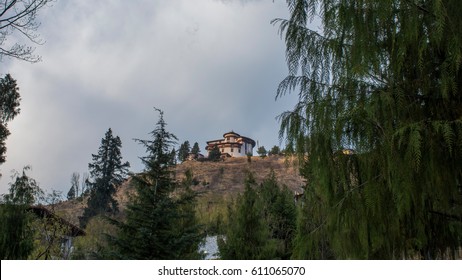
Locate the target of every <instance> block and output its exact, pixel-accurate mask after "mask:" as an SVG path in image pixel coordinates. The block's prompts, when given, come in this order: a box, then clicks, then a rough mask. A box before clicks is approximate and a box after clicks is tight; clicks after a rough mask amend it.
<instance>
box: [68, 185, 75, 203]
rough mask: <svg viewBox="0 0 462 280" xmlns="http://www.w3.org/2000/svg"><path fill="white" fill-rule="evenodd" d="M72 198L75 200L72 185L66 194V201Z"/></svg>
mask: <svg viewBox="0 0 462 280" xmlns="http://www.w3.org/2000/svg"><path fill="white" fill-rule="evenodd" d="M74 198H75V188H74V185H72V186H71V188H70V189H69V191H68V192H67V200H72V199H74Z"/></svg>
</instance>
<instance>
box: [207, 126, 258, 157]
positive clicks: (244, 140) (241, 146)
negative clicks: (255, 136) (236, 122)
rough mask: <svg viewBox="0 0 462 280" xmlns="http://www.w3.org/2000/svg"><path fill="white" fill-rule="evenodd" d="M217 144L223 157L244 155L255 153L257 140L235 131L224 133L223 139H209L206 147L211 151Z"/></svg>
mask: <svg viewBox="0 0 462 280" xmlns="http://www.w3.org/2000/svg"><path fill="white" fill-rule="evenodd" d="M215 146H217V147H218V148H219V149H220V152H221V156H222V157H242V156H246V155H247V154H253V148H254V147H255V141H254V140H252V139H250V138H248V137H245V136H241V135H239V134H237V133H236V132H234V131H231V132H227V133H225V134H223V139H218V140H211V141H207V147H205V149H206V150H207V151H208V152H209V153H210V151H211V150H212V149H213V148H214V147H215Z"/></svg>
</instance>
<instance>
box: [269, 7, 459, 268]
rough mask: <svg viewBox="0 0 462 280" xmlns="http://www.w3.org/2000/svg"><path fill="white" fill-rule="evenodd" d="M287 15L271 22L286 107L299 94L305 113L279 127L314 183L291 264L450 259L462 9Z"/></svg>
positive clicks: (286, 117) (302, 10) (303, 10)
mask: <svg viewBox="0 0 462 280" xmlns="http://www.w3.org/2000/svg"><path fill="white" fill-rule="evenodd" d="M287 3H288V7H289V10H290V18H289V19H276V20H274V23H275V24H278V25H279V27H280V32H281V35H282V36H284V38H285V42H286V46H287V51H286V53H287V63H288V68H289V75H288V76H287V78H285V79H284V80H283V81H282V82H281V83H280V86H279V88H278V93H277V96H278V97H281V96H283V95H285V94H287V93H288V92H291V91H297V92H298V95H299V102H298V103H297V104H296V106H295V108H294V110H293V111H290V112H286V113H283V114H282V115H281V136H284V135H286V136H287V139H288V142H289V143H290V145H295V147H296V150H297V153H298V154H299V155H300V156H301V158H302V159H303V160H305V161H306V164H305V165H304V167H303V168H302V173H303V175H304V176H305V177H306V178H307V181H308V185H307V188H306V192H305V194H306V196H305V203H304V208H303V215H302V216H301V218H300V219H299V226H298V234H297V242H296V244H297V246H296V247H297V249H296V250H297V252H296V254H295V255H294V256H295V257H297V258H359V259H370V258H372V259H377V258H386V259H395V258H415V257H421V258H450V257H453V253H454V252H455V251H456V250H457V249H458V248H459V247H460V245H461V239H462V228H461V221H462V207H461V205H462V196H461V195H462V193H461V189H462V95H461V92H460V91H461V88H462V71H461V68H460V66H461V62H462V33H461V32H462V17H461V16H460V15H461V13H462V5H461V4H460V1H459V0H445V1H441V0H422V1H404V0H382V1H364V0H360V1H341V0H288V1H287ZM313 20H314V22H312V21H313ZM318 20H320V21H321V23H322V24H321V27H320V28H319V29H314V28H312V27H311V26H317V25H319V24H318V23H319V22H318ZM347 149H349V150H347Z"/></svg>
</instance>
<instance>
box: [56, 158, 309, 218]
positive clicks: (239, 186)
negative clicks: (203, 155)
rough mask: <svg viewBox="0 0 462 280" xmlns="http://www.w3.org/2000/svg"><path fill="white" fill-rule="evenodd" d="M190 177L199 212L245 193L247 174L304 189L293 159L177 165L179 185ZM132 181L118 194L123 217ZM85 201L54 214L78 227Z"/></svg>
mask: <svg viewBox="0 0 462 280" xmlns="http://www.w3.org/2000/svg"><path fill="white" fill-rule="evenodd" d="M187 170H190V172H192V175H193V181H194V186H193V189H194V190H196V191H199V192H200V193H201V195H200V197H199V203H198V208H199V209H198V211H199V212H201V213H203V212H209V211H210V209H211V208H217V207H219V208H221V206H223V207H225V206H226V205H221V204H223V203H224V202H226V201H229V200H230V198H232V197H234V196H236V195H237V194H238V193H240V192H242V191H243V190H244V179H245V176H246V173H247V172H248V171H250V172H252V173H253V174H254V177H255V180H256V181H257V183H258V184H259V183H261V182H263V180H264V179H265V178H266V177H267V176H268V174H269V173H270V171H271V170H274V172H275V174H276V178H277V180H278V182H279V185H280V186H283V185H285V186H287V187H288V188H289V189H290V190H291V191H292V192H294V193H295V192H301V191H302V186H303V185H304V181H303V178H302V177H301V176H300V174H299V167H298V162H297V160H296V159H295V158H288V157H284V156H269V157H266V158H260V157H251V161H250V162H248V160H247V157H238V158H227V159H226V160H224V161H219V162H210V161H185V162H183V163H181V164H178V165H176V167H175V170H174V174H175V177H176V179H177V180H178V181H181V180H183V179H184V178H185V177H186V175H185V173H186V171H187ZM133 192H134V187H133V186H132V184H131V180H130V179H128V180H127V181H125V182H124V183H123V184H122V185H121V186H120V187H119V188H118V190H117V194H116V200H117V202H118V203H119V210H120V212H121V215H123V212H124V209H125V207H126V205H127V203H128V201H129V199H130V195H131V194H133ZM85 206H86V199H85V198H79V199H74V200H70V201H64V202H61V203H59V204H57V205H55V211H56V212H57V213H58V214H60V215H61V216H63V218H65V219H67V220H69V221H70V222H71V223H73V224H76V225H78V224H79V221H78V217H79V216H81V215H82V213H83V209H84V208H85Z"/></svg>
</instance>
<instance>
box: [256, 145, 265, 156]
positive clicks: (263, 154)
mask: <svg viewBox="0 0 462 280" xmlns="http://www.w3.org/2000/svg"><path fill="white" fill-rule="evenodd" d="M257 154H259V155H260V157H261V158H264V157H266V154H267V151H266V149H265V147H264V146H260V147H258V149H257Z"/></svg>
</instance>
